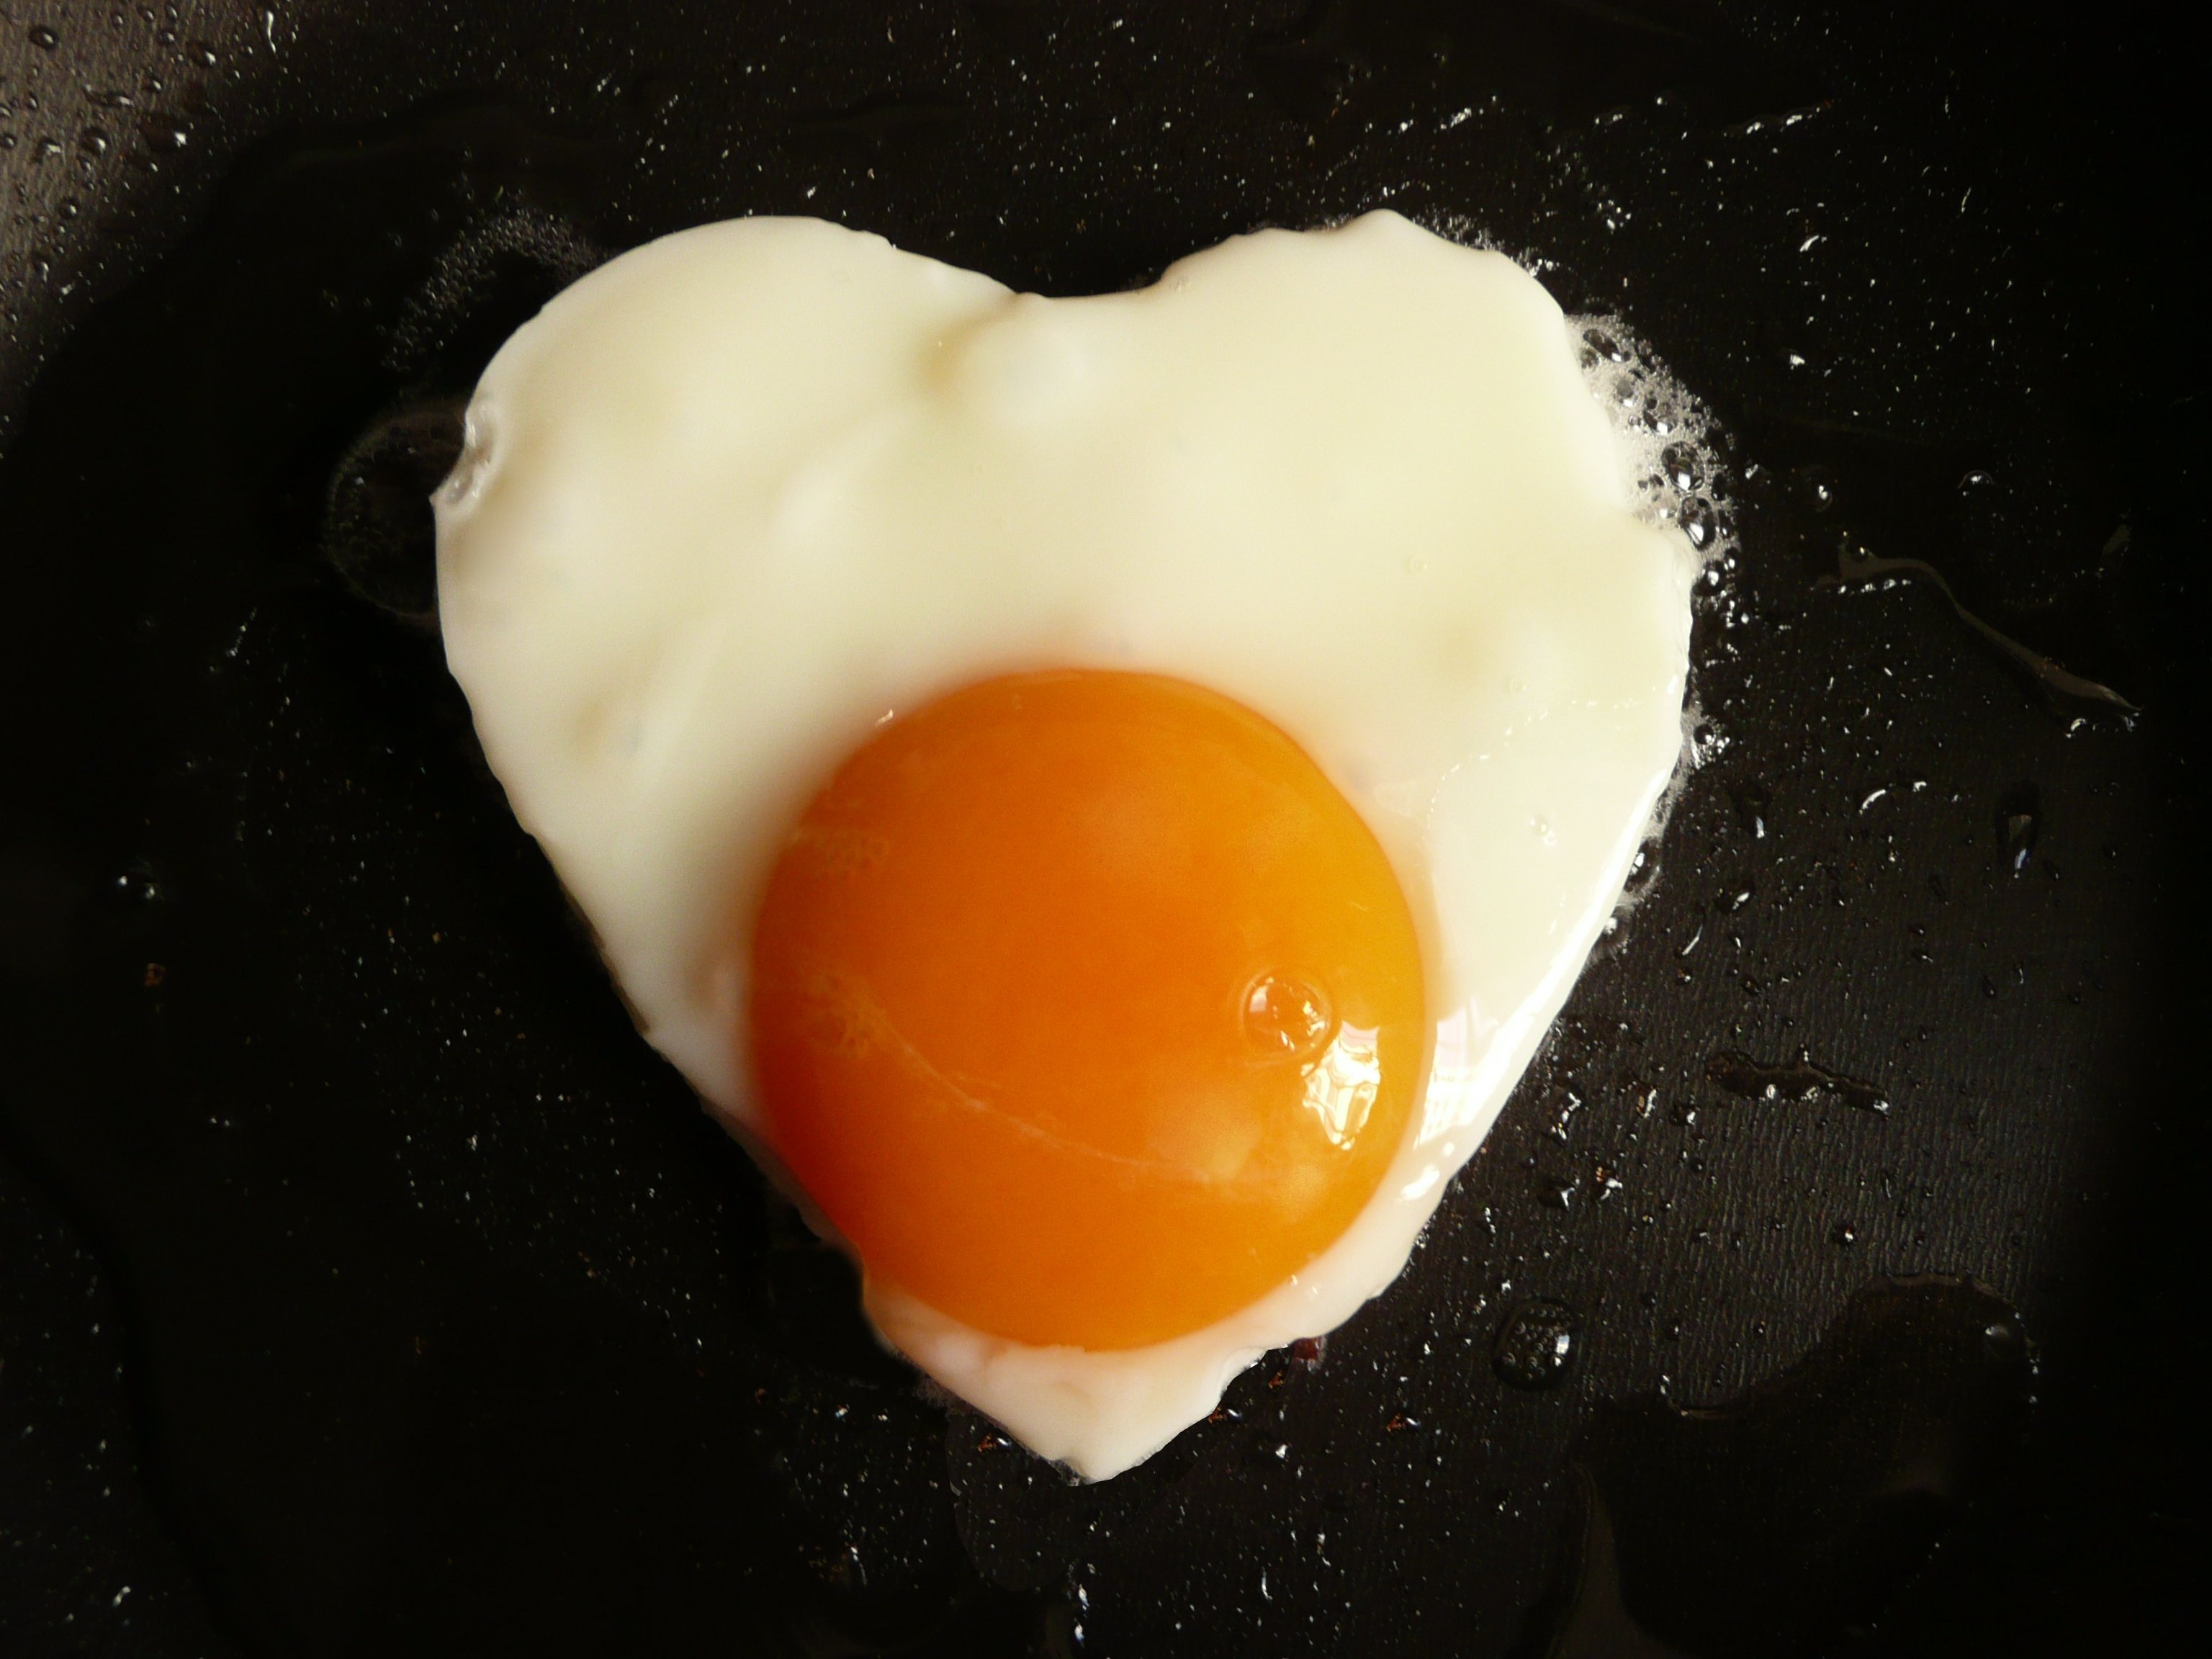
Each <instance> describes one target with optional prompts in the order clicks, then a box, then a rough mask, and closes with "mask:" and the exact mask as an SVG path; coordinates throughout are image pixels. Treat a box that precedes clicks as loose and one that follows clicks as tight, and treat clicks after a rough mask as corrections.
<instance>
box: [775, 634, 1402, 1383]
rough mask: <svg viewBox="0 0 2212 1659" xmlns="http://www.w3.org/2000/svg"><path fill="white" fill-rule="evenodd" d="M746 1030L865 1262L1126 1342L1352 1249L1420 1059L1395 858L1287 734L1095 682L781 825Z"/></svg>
mask: <svg viewBox="0 0 2212 1659" xmlns="http://www.w3.org/2000/svg"><path fill="white" fill-rule="evenodd" d="M751 968H752V978H751V986H752V988H751V994H750V1005H749V1007H748V1011H747V1018H748V1022H749V1025H750V1038H751V1048H752V1054H753V1057H754V1065H755V1071H756V1081H757V1085H758V1087H759V1090H760V1093H761V1102H762V1106H763V1114H764V1116H765V1120H766V1123H767V1127H768V1130H769V1138H770V1139H771V1141H772V1142H773V1144H774V1146H775V1150H776V1152H777V1153H778V1155H779V1156H780V1157H781V1158H782V1160H783V1161H784V1163H785V1164H786V1165H787V1167H788V1168H789V1170H791V1172H792V1174H793V1176H795V1177H796V1178H797V1179H798V1181H799V1183H800V1184H801V1185H802V1186H803V1187H804V1188H805V1190H806V1192H807V1194H808V1195H809V1196H810V1197H811V1200H813V1202H814V1203H815V1204H816V1205H817V1206H818V1207H819V1208H820V1209H821V1211H822V1212H823V1214H824V1215H825V1216H826V1217H827V1218H828V1219H829V1222H830V1223H831V1224H832V1225H834V1226H835V1227H836V1229H837V1230H838V1231H839V1232H840V1233H842V1235H843V1237H845V1239H846V1240H847V1241H848V1243H850V1244H851V1245H852V1247H853V1248H854V1250H855V1251H856V1252H857V1253H858V1254H859V1255H860V1259H861V1261H863V1262H864V1263H865V1264H866V1266H867V1267H868V1269H869V1270H870V1272H871V1273H875V1274H878V1275H881V1276H882V1277H883V1278H884V1279H888V1280H890V1282H892V1283H895V1284H896V1285H900V1286H902V1287H903V1288H904V1289H905V1290H907V1291H909V1292H911V1293H912V1294H914V1295H915V1296H917V1297H921V1299H922V1300H923V1301H925V1302H927V1303H928V1304H930V1305H932V1306H933V1307H935V1308H937V1309H939V1310H940V1311H942V1312H944V1313H946V1314H949V1315H951V1316H953V1317H955V1318H957V1319H959V1320H961V1321H963V1322H965V1323H967V1324H969V1325H970V1326H972V1327H974V1328H976V1329H978V1330H981V1331H986V1332H989V1333H992V1334H997V1335H1000V1336H1004V1337H1008V1338H1012V1339H1014V1340H1018V1341H1022V1342H1025V1343H1030V1344H1036V1345H1045V1344H1068V1345H1072V1346H1079V1347H1085V1348H1093V1349H1103V1348H1127V1347H1135V1346H1142V1345H1145V1344H1148V1343H1152V1342H1158V1341H1161V1340H1166V1339H1168V1338H1170V1337H1173V1336H1176V1335H1180V1334H1183V1333H1185V1332H1188V1331H1193V1330H1196V1329H1198V1328H1201V1327H1203V1326H1205V1325H1207V1324H1210V1323H1212V1322H1214V1321H1215V1320H1217V1319H1219V1318H1221V1317H1222V1316H1225V1315H1227V1314H1229V1313H1231V1312H1233V1311H1234V1310H1237V1309H1238V1308H1241V1307H1243V1306H1245V1305H1246V1304H1249V1303H1251V1302H1253V1301H1255V1300H1256V1299H1258V1298H1259V1297H1261V1296H1262V1295H1264V1294H1265V1293H1266V1292H1267V1291H1270V1290H1271V1289H1273V1288H1274V1287H1275V1286H1276V1285H1279V1284H1281V1283H1282V1282H1283V1281H1284V1280H1285V1279H1287V1278H1288V1277H1289V1276H1290V1275H1291V1274H1293V1273H1297V1271H1298V1270H1299V1269H1300V1268H1302V1267H1304V1266H1305V1265H1306V1264H1307V1263H1308V1262H1309V1261H1311V1260H1312V1259H1313V1258H1314V1257H1315V1256H1316V1255H1318V1254H1319V1253H1320V1252H1321V1251H1322V1249H1326V1248H1327V1247H1328V1244H1329V1243H1331V1242H1332V1241H1334V1239H1335V1238H1336V1237H1338V1236H1339V1235H1340V1234H1341V1233H1342V1232H1343V1231H1344V1230H1345V1228H1346V1226H1347V1225H1349V1224H1350V1223H1351V1221H1352V1218H1354V1217H1355V1216H1356V1215H1357V1214H1358V1212H1359V1210H1360V1208H1361V1207H1362V1206H1363V1205H1364V1203H1365V1202H1366V1200H1367V1199H1368V1198H1369V1197H1370V1195H1371V1194H1373V1192H1374V1191H1375V1188H1376V1185H1377V1184H1378V1183H1379V1182H1380V1181H1381V1179H1382V1176H1383V1171H1384V1170H1385V1169H1386V1168H1387V1167H1388V1165H1389V1161H1390V1158H1391V1156H1392V1154H1393V1153H1394V1152H1395V1150H1396V1148H1397V1146H1398V1145H1399V1143H1400V1140H1401V1138H1402V1136H1403V1134H1404V1133H1405V1127H1406V1121H1407V1115H1408V1114H1409V1113H1410V1111H1411V1109H1412V1108H1413V1103H1414V1100H1415V1098H1416V1096H1417V1094H1418V1092H1419V1088H1420V1085H1421V1081H1422V1076H1423V1072H1424V1068H1425V1063H1426V1058H1427V1053H1426V1050H1427V1041H1428V1034H1427V1022H1426V1019H1425V1009H1424V1003H1423V991H1422V981H1421V965H1420V957H1419V948H1418V945H1417V944H1416V940H1415V935H1414V928H1413V919H1412V916H1411V915H1410V914H1409V913H1408V910H1407V904H1406V900H1405V897H1404V895H1403V894H1402V892H1401V890H1400V889H1399V886H1398V883H1397V880H1396V878H1395V874H1394V873H1393V872H1392V871H1391V869H1390V866H1389V862H1388V860H1386V858H1385V857H1384V854H1383V849H1382V848H1381V847H1380V846H1379V845H1378V844H1377V843H1376V840H1375V837H1374V836H1373V834H1372V833H1371V832H1370V830H1369V829H1368V828H1367V826H1366V824H1365V823H1364V822H1363V821H1362V820H1361V819H1360V817H1359V816H1358V813H1357V812H1355V811H1353V810H1352V806H1351V805H1350V804H1349V803H1348V802H1347V801H1346V800H1345V799H1344V798H1343V797H1342V796H1341V795H1340V794H1339V793H1337V791H1336V789H1335V788H1334V786H1332V785H1331V784H1330V783H1329V782H1328V780H1327V778H1325V777H1324V776H1323V775H1322V772H1321V770H1320V769H1319V768H1317V767H1316V765H1315V764H1314V763H1313V762H1312V761H1311V760H1310V759H1309V758H1308V757H1307V756H1306V755H1305V753H1304V751H1303V750H1300V749H1299V748H1298V746H1297V744H1294V743H1293V742H1291V739H1290V738H1288V737H1286V736H1285V734H1284V733H1283V732H1281V731H1280V730H1279V729H1278V728H1276V727H1275V726H1273V725H1271V724H1269V723H1268V722H1267V721H1266V720H1262V719H1261V717H1260V716H1259V715H1257V714H1254V713H1252V712H1251V711H1250V710H1249V709H1247V708H1243V706H1241V705H1240V704H1237V703H1235V702H1231V701H1230V700H1229V699H1227V698H1225V697H1223V696H1218V695H1217V694H1216V693H1213V692H1212V691H1208V690H1204V689H1202V688H1200V687H1198V686H1195V685H1193V684H1188V683H1187V682H1183V681H1180V680H1175V679H1170V678H1163V677H1160V676H1156V675H1149V674H1134V673H1121V672H1109V671H1065V672H1053V673H1040V674H1024V675H1014V676H1009V677H1006V678H998V679H992V680H987V681H983V682H981V683H979V684H973V685H970V686H968V687H966V688H964V689H963V690H957V691H955V692H953V693H951V695H949V696H945V697H944V698H942V699H940V700H939V701H938V702H933V703H932V704H930V705H928V706H927V707H926V708H922V709H921V710H919V711H917V712H915V713H914V714H909V715H907V716H906V717H904V718H902V719H900V720H896V721H894V722H893V723H891V724H890V725H888V726H885V727H884V728H883V729H882V730H881V731H880V732H878V733H877V734H876V735H875V736H874V737H873V738H871V739H870V740H869V741H868V742H867V743H866V744H863V745H862V746H861V747H860V749H859V750H856V751H854V753H853V754H852V755H851V756H850V757H848V759H847V760H846V761H845V763H844V764H843V765H842V767H841V768H840V769H839V770H838V771H837V773H836V775H835V776H834V777H833V778H832V779H831V780H830V781H829V784H828V785H827V787H824V788H823V790H822V791H821V793H819V794H818V795H817V796H816V797H815V799H813V801H812V802H811V804H810V805H808V807H807V808H806V810H805V813H804V815H803V816H802V817H801V818H800V820H799V823H798V825H797V826H796V827H795V828H794V829H793V832H792V833H791V835H790V836H789V837H788V839H787V842H786V844H785V846H784V848H783V850H782V852H781V855H780V857H779V859H778V861H777V863H776V866H775V870H774V872H773V874H772V876H771V878H770V880H769V886H768V890H767V893H766V896H765V897H764V899H763V903H762V907H761V909H760V912H759V915H758V917H757V923H756V927H755V929H754V934H753V943H752V957H751Z"/></svg>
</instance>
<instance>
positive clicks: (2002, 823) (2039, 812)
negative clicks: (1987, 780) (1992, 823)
mask: <svg viewBox="0 0 2212 1659" xmlns="http://www.w3.org/2000/svg"><path fill="white" fill-rule="evenodd" d="M2042 831H2043V801H2042V795H2041V792H2040V791H2039V790H2038V789H2037V788H2036V787H2035V786H2034V785H2033V784H2032V783H2020V784H2015V785H2014V786H2013V787H2011V788H2009V789H2008V790H2006V791H2005V792H2004V793H2003V794H2002V796H2001V797H1999V798H1998V800H1997V842H1998V844H1999V845H2000V846H2002V848H2004V852H2005V862H2006V863H2007V864H2008V866H2011V869H2012V872H2013V874H2015V876H2017V875H2023V874H2025V873H2026V872H2027V866H2028V861H2029V860H2031V859H2032V858H2033V856H2034V855H2035V842H2036V837H2037V836H2039V835H2040V834H2041V833H2042Z"/></svg>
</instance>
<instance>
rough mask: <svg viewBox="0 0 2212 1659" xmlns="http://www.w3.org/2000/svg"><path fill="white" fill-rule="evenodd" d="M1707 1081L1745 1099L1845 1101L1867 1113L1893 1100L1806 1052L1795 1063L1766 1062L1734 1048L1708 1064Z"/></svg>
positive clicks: (1712, 1057) (1879, 1109) (1886, 1106)
mask: <svg viewBox="0 0 2212 1659" xmlns="http://www.w3.org/2000/svg"><path fill="white" fill-rule="evenodd" d="M1705 1080H1706V1081H1707V1082H1709V1083H1715V1084H1718V1085H1720V1086H1721V1087H1722V1088H1723V1089H1725V1090H1727V1091H1728V1092H1729V1093H1730V1094H1732V1095H1735V1097H1738V1098H1739V1099H1741V1100H1813V1099H1816V1098H1820V1097H1826V1098H1829V1099H1833V1100H1838V1101H1841V1102H1842V1103H1844V1105H1846V1106H1855V1107H1857V1109H1859V1110H1861V1111H1863V1112H1883V1113H1886V1112H1887V1111H1888V1110H1889V1098H1888V1097H1887V1095H1885V1094H1884V1093H1883V1092H1882V1091H1881V1089H1880V1088H1879V1087H1877V1086H1876V1085H1874V1084H1871V1083H1868V1082H1865V1081H1863V1080H1862V1079H1858V1078H1855V1077H1847V1076H1845V1075H1844V1073H1841V1072H1837V1071H1832V1070H1830V1069H1829V1068H1828V1067H1827V1066H1821V1065H1819V1064H1817V1063H1815V1062H1814V1060H1811V1059H1810V1058H1808V1056H1807V1055H1806V1054H1805V1053H1804V1051H1803V1050H1802V1049H1800V1050H1799V1051H1798V1054H1797V1058H1796V1060H1781V1061H1777V1062H1772V1063H1769V1062H1764V1061H1760V1060H1753V1058H1752V1057H1751V1056H1750V1055H1749V1054H1738V1053H1737V1052H1736V1051H1735V1050H1734V1049H1732V1048H1731V1049H1723V1051H1721V1052H1720V1053H1718V1054H1714V1055H1712V1056H1711V1058H1710V1059H1708V1060H1706V1061H1705Z"/></svg>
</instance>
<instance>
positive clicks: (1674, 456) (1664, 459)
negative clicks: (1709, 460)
mask: <svg viewBox="0 0 2212 1659" xmlns="http://www.w3.org/2000/svg"><path fill="white" fill-rule="evenodd" d="M1659 468H1660V471H1661V473H1662V476H1664V477H1665V478H1666V480H1667V482H1668V483H1670V484H1672V485H1674V488H1675V489H1679V490H1680V491H1681V492H1682V493H1683V494H1684V495H1688V494H1689V493H1690V491H1692V489H1696V488H1697V487H1698V485H1699V483H1701V482H1702V479H1701V477H1700V474H1701V473H1702V472H1703V471H1704V468H1703V464H1702V463H1701V462H1700V461H1699V458H1698V452H1697V451H1696V450H1694V449H1692V448H1691V447H1690V446H1689V445H1687V444H1668V446H1667V447H1666V448H1665V449H1664V450H1663V451H1662V452H1661V453H1660V456H1659Z"/></svg>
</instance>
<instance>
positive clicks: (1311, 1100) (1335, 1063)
mask: <svg viewBox="0 0 2212 1659" xmlns="http://www.w3.org/2000/svg"><path fill="white" fill-rule="evenodd" d="M1375 1036H1376V1034H1375V1032H1374V1031H1372V1030H1361V1029H1360V1028H1359V1027H1358V1026H1357V1025H1342V1026H1339V1027H1338V1028H1337V1032H1336V1041H1334V1042H1332V1043H1330V1044H1329V1045H1328V1048H1327V1050H1325V1051H1324V1052H1323V1053H1322V1056H1321V1058H1320V1059H1318V1060H1316V1061H1314V1063H1313V1064H1312V1065H1311V1066H1309V1067H1307V1068H1306V1091H1305V1105H1306V1109H1307V1110H1308V1111H1310V1112H1311V1113H1312V1114H1313V1115H1315V1116H1316V1117H1317V1118H1319V1119H1320V1120H1321V1127H1322V1133H1324V1134H1326V1135H1327V1136H1328V1139H1329V1144H1330V1145H1331V1146H1350V1145H1352V1140H1353V1139H1354V1137H1356V1136H1357V1135H1358V1133H1359V1132H1360V1130H1361V1129H1363V1128H1364V1127H1366V1124H1367V1115H1368V1113H1369V1112H1370V1111H1372V1110H1373V1109H1374V1108H1375V1091H1376V1089H1377V1088H1378V1087H1380V1086H1381V1085H1382V1081H1383V1061H1382V1060H1381V1058H1380V1057H1379V1056H1378V1055H1377V1054H1376V1047H1375Z"/></svg>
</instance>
